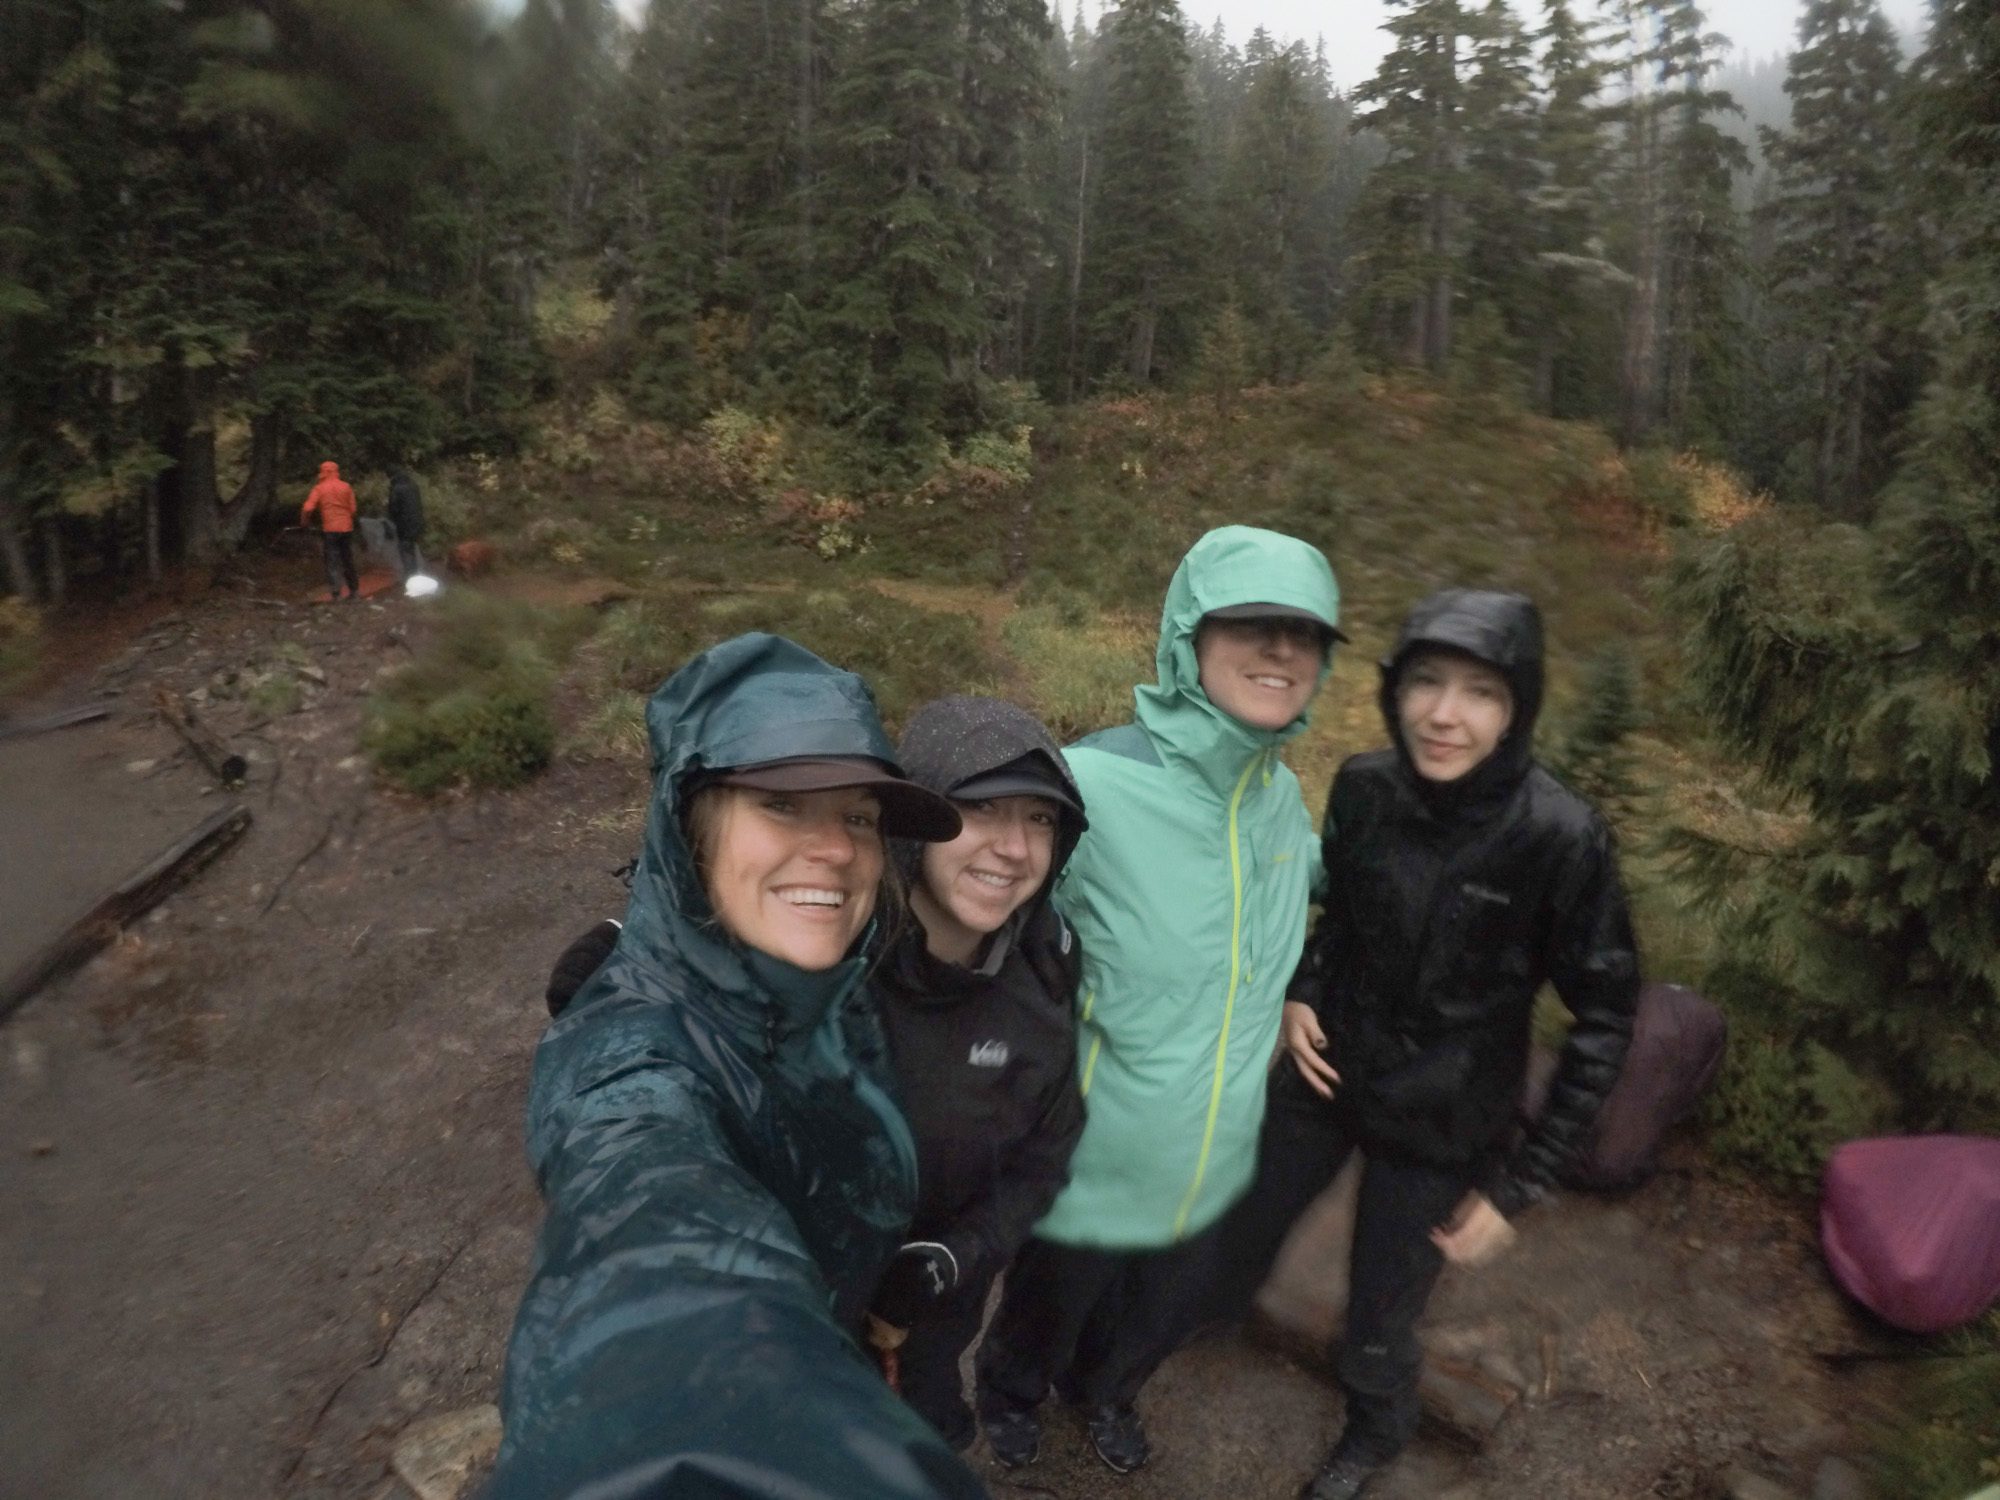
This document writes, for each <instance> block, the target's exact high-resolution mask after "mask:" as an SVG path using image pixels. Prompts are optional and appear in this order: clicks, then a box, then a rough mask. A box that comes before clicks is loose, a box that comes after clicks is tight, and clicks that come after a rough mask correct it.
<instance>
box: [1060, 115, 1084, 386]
mask: <svg viewBox="0 0 2000 1500" xmlns="http://www.w3.org/2000/svg"><path fill="white" fill-rule="evenodd" d="M1078 147H1079V149H1078V151H1077V163H1076V235H1075V238H1074V240H1073V241H1072V243H1071V246H1070V257H1069V327H1068V329H1067V330H1066V333H1065V342H1066V344H1067V348H1066V350H1065V352H1064V357H1063V400H1064V401H1074V400H1075V399H1076V374H1077V371H1076V362H1077V355H1078V349H1077V322H1078V318H1079V316H1080V314H1081V311H1082V307H1083V205H1084V196H1085V189H1086V187H1087V186H1088V185H1089V181H1090V137H1089V136H1085V137H1083V139H1082V140H1081V141H1080V142H1079V143H1078Z"/></svg>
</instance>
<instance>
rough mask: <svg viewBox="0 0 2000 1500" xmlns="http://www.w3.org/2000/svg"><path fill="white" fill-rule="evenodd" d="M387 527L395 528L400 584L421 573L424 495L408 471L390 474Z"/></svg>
mask: <svg viewBox="0 0 2000 1500" xmlns="http://www.w3.org/2000/svg"><path fill="white" fill-rule="evenodd" d="M388 513H389V524H390V525H391V526H393V527H395V528H396V558H397V561H398V562H399V563H400V564H401V567H402V574H403V581H404V582H405V583H408V582H409V581H410V579H411V577H412V576H413V575H415V574H418V573H421V572H423V570H424V555H423V553H422V552H420V551H419V550H418V549H417V544H418V543H419V542H421V541H422V540H423V539H424V494H423V491H422V490H420V489H418V488H417V481H416V480H415V479H414V478H413V477H411V474H410V471H409V470H408V469H403V468H396V469H391V470H390V471H389V504H388Z"/></svg>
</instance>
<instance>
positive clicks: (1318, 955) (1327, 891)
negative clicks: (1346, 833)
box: [1279, 777, 1347, 1052]
mask: <svg viewBox="0 0 2000 1500" xmlns="http://www.w3.org/2000/svg"><path fill="white" fill-rule="evenodd" d="M1340 793H1341V780H1340V778H1338V777H1336V778H1335V780H1334V784H1333V791H1332V792H1331V793H1330V794H1329V795H1328V798H1327V804H1326V822H1325V824H1324V825H1323V826H1322V828H1321V830H1320V837H1319V843H1318V844H1317V846H1316V852H1315V853H1314V855H1313V869H1314V871H1315V874H1314V881H1313V898H1314V899H1315V900H1317V901H1319V902H1320V903H1321V906H1320V910H1319V915H1318V916H1317V917H1315V918H1314V919H1313V925H1312V931H1310V932H1308V933H1307V934H1306V946H1305V951H1304V952H1303V953H1301V954H1300V955H1299V967H1298V970H1297V972H1295V973H1294V974H1293V975H1292V982H1291V983H1290V984H1289V985H1287V986H1286V987H1285V1001H1286V1003H1287V1004H1291V1003H1292V1002H1294V1001H1296V1002H1298V1003H1299V1004H1302V1005H1310V1006H1311V1007H1312V1008H1313V1014H1314V1015H1316V1016H1318V1017H1319V1023H1320V1026H1321V1028H1322V1029H1324V1028H1325V1027H1326V1024H1327V1021H1328V1019H1329V1018H1328V1016H1327V1011H1326V985H1327V979H1328V976H1329V973H1330V970H1331V967H1332V963H1333V957H1334V955H1335V954H1337V953H1339V952H1340V950H1341V945H1342V944H1343V943H1345V942H1346V941H1347V937H1346V934H1345V932H1344V931H1343V930H1342V917H1343V915H1344V910H1345V909H1344V908H1343V907H1342V905H1341V904H1340V902H1339V900H1338V899H1337V896H1336V893H1335V892H1334V890H1333V888H1332V879H1331V875H1330V873H1329V872H1330V871H1331V870H1332V867H1333V856H1334V847H1333V841H1334V839H1335V838H1336V837H1337V834H1336V833H1335V826H1334V820H1335V815H1336V814H1337V813H1338V812H1339V803H1340ZM1329 1034H1331V1033H1329ZM1279 1050H1280V1051H1281V1052H1282V1051H1283V1050H1284V1044H1283V1042H1280V1043H1279Z"/></svg>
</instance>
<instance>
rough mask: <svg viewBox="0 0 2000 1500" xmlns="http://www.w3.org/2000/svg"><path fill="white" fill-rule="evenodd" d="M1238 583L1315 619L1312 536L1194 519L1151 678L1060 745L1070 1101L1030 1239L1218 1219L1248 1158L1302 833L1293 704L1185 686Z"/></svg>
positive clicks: (1293, 912)
mask: <svg viewBox="0 0 2000 1500" xmlns="http://www.w3.org/2000/svg"><path fill="white" fill-rule="evenodd" d="M1250 603H1272V604H1289V605H1295V606H1298V607H1299V608H1302V609H1307V610H1310V611H1312V613H1313V614H1315V615H1317V616H1318V617H1320V618H1321V619H1323V620H1325V621H1326V623H1327V624H1328V625H1332V624H1334V623H1335V622H1336V620H1337V619H1338V616H1339V610H1340V590H1339V588H1338V587H1337V586H1336V585H1335V583H1334V580H1333V570H1332V568H1330V567H1329V566H1328V565H1327V560H1326V557H1325V555H1324V554H1323V553H1321V552H1320V550H1319V549H1318V548H1317V547H1313V546H1311V545H1309V544H1308V543H1305V542H1302V541H1299V540H1298V539H1297V538H1295V537H1288V536H1281V535H1280V534H1278V533H1277V532H1274V531H1263V530H1259V529H1257V528H1255V527H1250V526H1225V527H1222V528H1220V529H1219V530H1216V531H1211V532H1209V533H1208V534H1207V535H1206V536H1204V537H1203V538H1202V539H1201V540H1200V541H1198V542H1196V543H1195V544H1194V546H1193V547H1192V548H1190V549H1189V551H1188V554H1187V556H1186V557H1185V558H1183V559H1182V560H1181V565H1180V567H1179V569H1178V570H1176V572H1175V573H1174V578H1173V582H1172V583H1171V584H1169V585H1168V586H1167V602H1166V608H1165V610H1164V611H1163V613H1162V616H1161V620H1160V645H1159V652H1158V657H1157V660H1158V665H1159V682H1158V684H1157V685H1155V686H1150V687H1140V688H1138V689H1136V690H1135V691H1134V693H1133V697H1134V699H1135V700H1136V703H1137V722H1136V723H1133V724H1127V725H1123V726H1121V727H1119V728H1117V729H1108V730H1105V731H1103V732H1102V733H1100V734H1094V735H1091V736H1090V737H1088V738H1087V739H1084V740H1081V741H1079V742H1078V743H1076V744H1075V745H1072V746H1071V747H1070V748H1069V749H1068V750H1066V751H1065V752H1064V754H1065V755H1066V756H1067V758H1068V760H1069V764H1070V768H1071V770H1072V771H1074V773H1075V775H1076V780H1077V784H1078V786H1079V787H1081V789H1082V791H1083V799H1084V805H1085V806H1086V807H1088V808H1089V809H1090V831H1089V832H1088V833H1086V834H1085V835H1084V836H1083V840H1082V842H1081V843H1079V844H1078V845H1077V849H1076V853H1075V854H1074V855H1073V856H1071V859H1070V862H1069V866H1068V869H1067V871H1066V872H1065V874H1064V877H1063V881H1062V884H1061V885H1060V886H1059V887H1058V888H1057V891H1056V903H1057V905H1058V906H1059V907H1060V908H1061V909H1062V913H1063V915H1064V916H1065V917H1067V918H1068V919H1069V921H1070V923H1071V924H1072V925H1073V926H1074V927H1075V928H1076V930H1077V935H1078V937H1079V938H1080V939H1081V940H1082V947H1083V953H1084V963H1083V983H1082V986H1081V988H1080V989H1079V991H1078V994H1077V1008H1078V1021H1079V1024H1078V1028H1077V1033H1078V1045H1079V1048H1080V1052H1079V1059H1078V1063H1079V1069H1080V1073H1079V1077H1080V1080H1081V1082H1082V1085H1083V1095H1084V1109H1085V1113H1086V1117H1087V1118H1086V1121H1085V1124H1084V1130H1083V1139H1082V1140H1081V1141H1080V1142H1079V1143H1078V1145H1077V1148H1076V1154H1075V1156H1074V1157H1072V1158H1071V1161H1070V1181H1069V1186H1068V1187H1067V1188H1065V1189H1064V1190H1063V1193H1062V1195H1061V1197H1059V1198H1058V1199H1057V1200H1056V1202H1055V1206H1054V1207H1053V1208H1051V1209H1050V1210H1049V1213H1048V1215H1047V1217H1046V1218H1044V1219H1043V1220H1042V1222H1041V1224H1040V1225H1038V1226H1037V1228H1036V1230H1035V1232H1036V1233H1037V1234H1038V1235H1040V1236H1041V1237H1043V1238H1044V1239H1049V1240H1054V1241H1057V1242H1058V1243H1061V1244H1066V1245H1084V1246H1092V1247H1097V1248H1102V1249H1127V1250H1136V1249H1157V1248H1159V1247H1162V1246H1166V1245H1170V1244H1172V1243H1174V1242H1175V1241H1177V1240H1181V1239H1185V1238H1186V1237H1188V1236H1189V1235H1192V1234H1196V1233H1199V1232H1200V1231H1201V1230H1203V1229H1206V1228H1207V1227H1208V1226H1209V1225H1211V1224H1213V1223H1214V1222H1215V1221H1216V1220H1217V1219H1218V1218H1220V1217H1221V1216H1222V1212H1223V1210H1224V1209H1226V1208H1227V1207H1228V1206H1229V1205H1230V1203H1231V1202H1233V1201H1234V1200H1235V1199H1236V1198H1237V1197H1238V1196H1240V1195H1241V1194H1242V1192H1243V1191H1244V1189H1246V1188H1247V1187H1248V1186H1249V1184H1250V1179H1251V1176H1252V1174H1253V1173H1254V1172H1255V1170H1256V1165H1257V1132H1258V1128H1259V1126H1261V1125H1262V1123H1263V1119H1264V1082H1265V1076H1266V1073H1267V1070H1268V1068H1269V1066H1270V1062H1271V1055H1272V1051H1273V1049H1274V1048H1275V1047H1276V1046H1277V1040H1278V1020H1279V1015H1280V1012H1281V1010H1282V1008H1283V1005H1284V996H1285V985H1286V983H1287V982H1288V981H1289V980H1290V979H1291V977H1292V970H1293V969H1294V968H1295V967H1296V966H1297V964H1298V960H1299V953H1300V950H1301V949H1302V948H1303V947H1304V944H1305V936H1306V902H1307V900H1308V898H1309V897H1310V895H1311V893H1312V891H1313V890H1314V889H1315V888H1316V887H1317V885H1318V883H1319V840H1318V839H1317V837H1316V836H1315V835H1314V831H1313V825H1312V820H1311V819H1310V818H1309V817H1308V816H1307V814H1306V809H1305V802H1304V799H1303V797H1302V796H1301V795H1300V792H1299V783H1298V778H1297V777H1295V776H1294V775H1293V774H1292V772H1291V769H1290V768H1289V767H1287V766H1286V765H1285V764H1284V762H1282V761H1281V760H1279V759H1278V751H1279V749H1280V747H1281V746H1282V745H1283V744H1284V742H1285V741H1286V740H1288V739H1290V738H1291V737H1292V736H1293V735H1295V734H1297V733H1298V732H1299V731H1300V730H1302V729H1304V728H1305V725H1306V720H1305V717H1304V716H1303V715H1301V716H1300V717H1299V718H1298V719H1297V720H1295V721H1294V722H1293V723H1291V724H1288V725H1287V726H1285V728H1283V729H1281V730H1278V731H1276V732H1275V733H1273V732H1267V731H1263V730H1256V729H1250V728H1248V727H1246V726H1245V725H1243V724H1242V723H1240V722H1238V721H1237V720H1235V719H1233V718H1231V717H1230V716H1229V715H1227V714H1225V713H1224V712H1223V711H1222V710H1221V709H1219V708H1217V707H1215V705H1214V704H1212V703H1210V702H1209V701H1208V696H1207V694H1205V693H1203V692H1202V690H1201V685H1200V673H1199V671H1198V669H1197V667H1196V665H1195V653H1194V636H1195V627H1196V625H1197V624H1198V623H1199V622H1200V620H1201V617H1202V616H1203V615H1204V614H1206V613H1208V612H1209V611H1210V610H1213V609H1221V608H1225V607H1227V606H1229V605H1233V604H1250ZM1322 680H1324V679H1323V674H1322Z"/></svg>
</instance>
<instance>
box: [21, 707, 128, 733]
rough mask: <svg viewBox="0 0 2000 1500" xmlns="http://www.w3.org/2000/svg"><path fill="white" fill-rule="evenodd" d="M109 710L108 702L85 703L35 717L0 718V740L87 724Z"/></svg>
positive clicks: (103, 715)
mask: <svg viewBox="0 0 2000 1500" xmlns="http://www.w3.org/2000/svg"><path fill="white" fill-rule="evenodd" d="M110 712H111V705H110V704H108V703H86V704H83V705H82V706H81V707H78V708H65V709H63V710H62V711H61V712H59V713H52V714H43V715H42V716H41V717H40V718H36V719H0V740H11V739H15V738H19V737H22V736H26V735H30V734H42V733H44V732H46V731H48V730H51V729H67V728H69V726H70V725H72V724H88V723H90V722H91V721H92V720H93V719H102V718H105V717H107V716H108V715H109V714H110Z"/></svg>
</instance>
